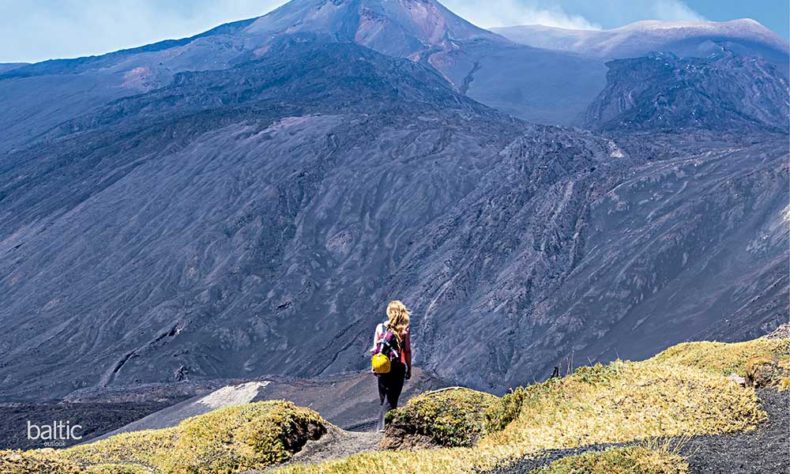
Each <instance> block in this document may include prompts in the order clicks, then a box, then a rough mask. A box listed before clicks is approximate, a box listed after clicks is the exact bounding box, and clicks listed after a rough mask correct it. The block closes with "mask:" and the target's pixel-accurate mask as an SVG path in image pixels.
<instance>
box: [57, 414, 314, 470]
mask: <svg viewBox="0 0 790 474" xmlns="http://www.w3.org/2000/svg"><path fill="white" fill-rule="evenodd" d="M326 429H327V428H326V423H325V422H324V421H323V420H322V419H321V417H320V416H319V415H318V414H317V413H315V412H313V411H312V410H308V409H305V408H299V407H296V406H295V405H293V404H292V403H290V402H281V401H269V402H259V403H252V404H248V405H240V406H232V407H227V408H222V409H219V410H216V411H213V412H211V413H207V414H205V415H201V416H197V417H194V418H189V419H187V420H185V421H183V422H181V423H180V424H179V425H178V426H176V427H174V428H167V429H161V430H149V431H140V432H135V433H126V434H120V435H117V436H113V437H110V438H108V439H106V440H101V441H97V442H95V443H91V444H87V445H83V446H76V447H73V448H69V449H66V450H64V451H62V454H61V456H62V457H63V458H64V459H66V460H68V461H71V462H73V463H75V464H78V465H80V466H83V467H85V468H86V469H88V472H94V473H101V474H111V473H117V474H120V473H124V474H125V473H130V472H132V473H138V472H153V473H159V472H165V473H192V472H217V473H220V472H221V473H225V472H238V471H244V470H249V469H263V468H266V467H269V466H271V465H274V464H278V463H282V462H284V461H287V460H288V459H290V458H291V456H292V455H293V453H294V452H296V451H298V450H299V449H301V447H302V446H303V445H304V444H305V443H306V442H307V441H308V440H311V439H317V438H319V437H320V436H321V435H322V434H323V433H325V432H326Z"/></svg>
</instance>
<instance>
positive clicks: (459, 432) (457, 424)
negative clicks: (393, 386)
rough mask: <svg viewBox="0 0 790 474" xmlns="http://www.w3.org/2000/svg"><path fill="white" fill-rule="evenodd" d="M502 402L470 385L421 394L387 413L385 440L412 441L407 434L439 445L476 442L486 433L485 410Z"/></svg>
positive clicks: (389, 442)
mask: <svg viewBox="0 0 790 474" xmlns="http://www.w3.org/2000/svg"><path fill="white" fill-rule="evenodd" d="M498 403H499V398H497V397H495V396H494V395H491V394H489V393H485V392H478V391H476V390H470V389H467V388H452V389H445V390H440V391H437V392H432V393H426V394H422V395H419V396H417V397H414V398H412V399H411V400H409V402H408V403H407V404H406V405H405V406H403V407H401V408H398V409H397V410H393V411H391V412H390V413H388V414H387V422H388V426H387V432H386V438H387V439H385V444H389V445H403V444H404V443H405V444H406V445H409V444H410V443H408V440H407V439H405V440H404V439H403V438H409V437H418V438H421V439H425V440H426V442H427V443H428V444H431V445H436V446H445V447H458V446H472V445H473V444H474V443H475V441H477V439H478V438H479V437H480V435H481V434H482V433H483V430H484V417H483V415H484V412H485V410H487V409H488V408H490V407H492V406H494V405H497V404H498ZM391 438H397V439H394V440H393V439H391Z"/></svg>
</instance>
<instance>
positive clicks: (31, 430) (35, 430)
mask: <svg viewBox="0 0 790 474" xmlns="http://www.w3.org/2000/svg"><path fill="white" fill-rule="evenodd" d="M27 439H29V440H34V441H36V440H39V441H43V442H44V443H43V444H44V446H48V447H53V446H65V445H66V442H67V441H79V440H81V439H82V425H73V426H72V425H71V423H70V422H69V421H62V420H57V421H53V422H52V423H51V424H48V425H36V424H33V423H31V422H30V420H28V421H27Z"/></svg>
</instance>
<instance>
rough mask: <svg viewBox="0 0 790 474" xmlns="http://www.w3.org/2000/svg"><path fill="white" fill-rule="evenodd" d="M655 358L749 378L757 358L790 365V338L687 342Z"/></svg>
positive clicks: (658, 360)
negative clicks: (728, 341)
mask: <svg viewBox="0 0 790 474" xmlns="http://www.w3.org/2000/svg"><path fill="white" fill-rule="evenodd" d="M652 360H653V361H654V362H658V363H667V364H674V365H681V366H685V367H693V368H696V369H700V370H705V371H708V372H712V373H714V374H718V375H725V376H726V375H730V374H732V373H735V374H737V375H740V376H742V377H747V376H748V375H749V372H750V370H753V369H754V365H755V363H756V362H757V361H774V362H776V363H777V364H783V365H786V364H788V362H790V339H767V338H760V339H755V340H753V341H746V342H737V343H724V342H687V343H683V344H678V345H676V346H672V347H670V348H669V349H667V350H665V351H664V352H661V353H660V354H658V355H657V356H655V357H654V358H653V359H652Z"/></svg>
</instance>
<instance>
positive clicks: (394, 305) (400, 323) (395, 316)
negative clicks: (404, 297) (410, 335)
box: [387, 300, 409, 339]
mask: <svg viewBox="0 0 790 474" xmlns="http://www.w3.org/2000/svg"><path fill="white" fill-rule="evenodd" d="M387 319H388V320H389V325H388V327H389V330H390V331H392V333H393V334H395V336H396V337H397V338H398V339H400V338H401V336H403V334H405V333H406V329H407V328H408V327H409V310H408V309H406V305H405V304H403V302H401V301H398V300H394V301H390V303H389V304H388V305H387Z"/></svg>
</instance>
